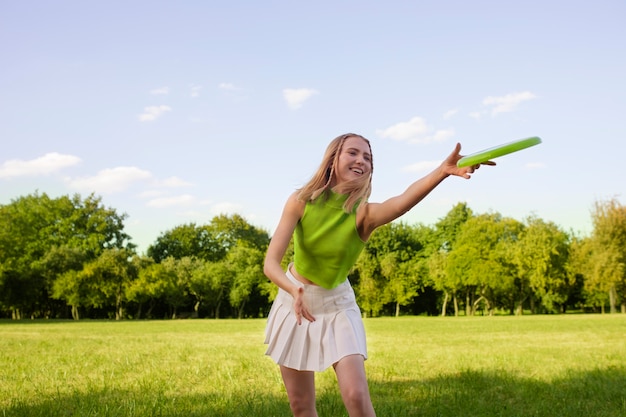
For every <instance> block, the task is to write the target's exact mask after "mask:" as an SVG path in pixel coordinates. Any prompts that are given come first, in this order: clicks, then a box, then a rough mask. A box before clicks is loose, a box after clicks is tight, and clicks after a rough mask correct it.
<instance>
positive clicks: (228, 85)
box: [217, 83, 240, 91]
mask: <svg viewBox="0 0 626 417" xmlns="http://www.w3.org/2000/svg"><path fill="white" fill-rule="evenodd" d="M217 88H219V89H220V90H225V91H239V90H240V88H239V87H236V86H235V85H234V84H232V83H219V85H218V86H217Z"/></svg>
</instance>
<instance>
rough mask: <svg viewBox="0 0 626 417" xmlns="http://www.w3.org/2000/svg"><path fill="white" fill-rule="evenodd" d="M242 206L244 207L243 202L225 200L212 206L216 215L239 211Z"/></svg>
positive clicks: (212, 210)
mask: <svg viewBox="0 0 626 417" xmlns="http://www.w3.org/2000/svg"><path fill="white" fill-rule="evenodd" d="M242 208H243V207H242V206H241V204H236V203H229V202H227V201H225V202H222V203H217V204H214V205H213V206H212V207H211V212H212V213H214V214H215V215H220V214H233V213H238V212H239V211H240V210H241V209H242Z"/></svg>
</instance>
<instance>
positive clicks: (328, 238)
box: [294, 191, 365, 289]
mask: <svg viewBox="0 0 626 417" xmlns="http://www.w3.org/2000/svg"><path fill="white" fill-rule="evenodd" d="M347 198H348V195H347V194H337V193H335V192H332V191H330V194H329V198H328V200H324V197H323V196H320V197H319V198H318V199H317V200H316V201H313V202H308V203H307V204H306V206H305V208H304V213H303V214H302V218H301V219H300V221H299V222H298V224H297V225H296V229H295V232H294V266H295V268H296V271H298V273H299V274H300V275H302V276H303V277H305V278H307V279H308V280H310V281H311V282H313V283H315V284H317V285H319V286H320V287H323V288H327V289H332V288H335V287H337V286H338V285H339V284H341V283H342V282H344V281H345V280H346V278H347V277H348V272H350V269H352V266H353V265H354V263H355V262H356V260H357V258H358V256H359V254H360V253H361V251H362V250H363V248H364V247H365V243H364V242H363V240H361V237H360V236H359V232H358V231H357V229H356V207H355V209H354V210H352V213H346V212H345V211H344V209H343V203H344V202H345V201H346V199H347Z"/></svg>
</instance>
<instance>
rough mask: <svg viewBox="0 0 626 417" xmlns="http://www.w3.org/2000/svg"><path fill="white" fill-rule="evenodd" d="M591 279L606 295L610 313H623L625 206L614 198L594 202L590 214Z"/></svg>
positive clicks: (625, 295) (625, 303) (625, 296)
mask: <svg viewBox="0 0 626 417" xmlns="http://www.w3.org/2000/svg"><path fill="white" fill-rule="evenodd" d="M592 219H593V226H594V230H593V234H592V238H593V240H594V241H595V244H594V248H595V251H594V255H593V257H594V261H595V262H594V265H595V266H596V268H598V271H597V273H596V274H594V278H595V281H596V284H597V286H598V287H600V288H602V289H604V290H605V291H606V292H607V293H608V295H609V303H610V308H611V313H614V312H616V311H617V305H618V303H619V304H621V311H622V313H626V206H624V205H622V204H620V202H619V201H618V200H617V199H616V198H613V199H610V200H607V201H598V202H596V203H595V207H594V211H593V213H592Z"/></svg>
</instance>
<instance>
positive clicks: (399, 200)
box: [357, 143, 495, 240]
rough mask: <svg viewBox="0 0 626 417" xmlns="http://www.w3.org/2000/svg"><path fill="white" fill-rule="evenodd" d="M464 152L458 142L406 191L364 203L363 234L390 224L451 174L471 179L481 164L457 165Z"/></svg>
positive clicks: (366, 235)
mask: <svg viewBox="0 0 626 417" xmlns="http://www.w3.org/2000/svg"><path fill="white" fill-rule="evenodd" d="M460 152H461V144H460V143H457V144H456V147H455V148H454V151H452V153H451V154H450V155H448V157H447V158H446V159H445V160H444V161H443V162H442V163H441V165H439V166H438V167H437V168H436V169H435V170H434V171H432V172H431V173H430V174H428V175H426V176H425V177H422V178H421V179H419V180H417V181H415V182H414V183H413V184H411V185H410V186H409V187H408V188H407V189H406V190H405V191H404V192H403V193H402V194H400V195H397V196H395V197H391V198H390V199H388V200H386V201H384V202H382V203H368V204H365V205H364V206H363V207H361V208H360V212H359V213H358V219H357V225H358V227H359V233H360V235H361V238H363V239H364V240H367V239H369V236H370V235H371V233H372V232H373V231H374V230H375V229H376V228H377V227H379V226H382V225H384V224H387V223H389V222H391V221H393V220H395V219H397V218H398V217H400V216H402V215H403V214H405V213H406V212H407V211H409V210H411V209H412V208H413V207H415V205H416V204H417V203H419V202H420V201H422V200H423V199H424V197H426V196H427V195H428V194H429V193H430V192H431V191H432V190H434V189H435V188H436V187H437V186H438V185H439V184H440V183H441V182H442V181H443V180H444V179H446V178H448V177H449V176H450V175H455V176H459V177H462V178H465V179H469V178H470V177H471V174H472V173H473V172H474V171H475V170H476V169H478V168H479V167H480V165H474V166H469V167H463V168H459V167H457V166H456V164H457V162H458V161H459V159H461V158H462V157H463V156H462V155H461V154H460ZM483 165H495V163H494V162H492V161H488V162H485V163H484V164H483Z"/></svg>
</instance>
